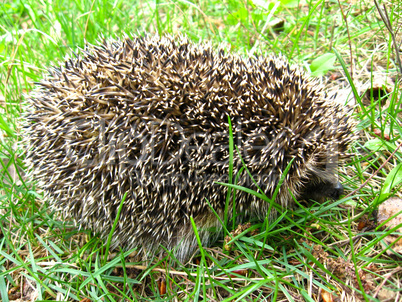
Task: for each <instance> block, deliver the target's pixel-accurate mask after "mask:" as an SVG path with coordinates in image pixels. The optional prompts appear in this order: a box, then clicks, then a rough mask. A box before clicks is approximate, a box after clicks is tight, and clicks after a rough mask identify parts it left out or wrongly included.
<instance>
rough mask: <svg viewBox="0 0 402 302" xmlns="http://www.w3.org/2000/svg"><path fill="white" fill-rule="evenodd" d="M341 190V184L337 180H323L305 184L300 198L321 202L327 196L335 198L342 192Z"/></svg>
mask: <svg viewBox="0 0 402 302" xmlns="http://www.w3.org/2000/svg"><path fill="white" fill-rule="evenodd" d="M343 191H344V190H343V186H342V184H341V183H340V182H339V181H336V182H329V181H323V182H319V183H312V184H308V185H307V186H305V187H304V189H303V193H302V194H301V198H302V199H304V200H310V199H312V200H315V201H318V202H323V201H324V200H326V199H328V198H330V199H333V200H337V199H339V198H340V196H341V195H342V194H343Z"/></svg>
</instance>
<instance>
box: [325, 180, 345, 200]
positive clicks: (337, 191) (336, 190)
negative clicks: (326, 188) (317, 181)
mask: <svg viewBox="0 0 402 302" xmlns="http://www.w3.org/2000/svg"><path fill="white" fill-rule="evenodd" d="M343 191H344V190H343V186H342V184H341V183H340V182H339V181H338V182H337V183H336V184H335V185H334V187H333V190H332V192H329V196H328V197H330V198H332V199H335V200H337V199H339V198H340V197H341V195H342V194H343Z"/></svg>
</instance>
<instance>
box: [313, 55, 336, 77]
mask: <svg viewBox="0 0 402 302" xmlns="http://www.w3.org/2000/svg"><path fill="white" fill-rule="evenodd" d="M335 61H336V56H335V55H334V54H333V53H325V54H323V55H321V56H319V57H318V58H316V59H315V60H314V61H313V62H311V64H310V71H311V75H313V76H315V77H321V76H323V75H324V74H326V73H327V71H328V70H331V69H334V63H335Z"/></svg>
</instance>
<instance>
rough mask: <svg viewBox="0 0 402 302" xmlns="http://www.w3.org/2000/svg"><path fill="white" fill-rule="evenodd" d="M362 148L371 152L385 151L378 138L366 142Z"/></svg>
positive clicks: (382, 143)
mask: <svg viewBox="0 0 402 302" xmlns="http://www.w3.org/2000/svg"><path fill="white" fill-rule="evenodd" d="M364 147H365V148H367V149H369V150H371V151H381V150H385V147H384V142H383V141H382V140H380V139H379V138H374V139H371V140H369V141H367V142H366V143H365V144H364Z"/></svg>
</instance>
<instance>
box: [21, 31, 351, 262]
mask: <svg viewBox="0 0 402 302" xmlns="http://www.w3.org/2000/svg"><path fill="white" fill-rule="evenodd" d="M35 84H36V85H37V88H36V89H34V90H33V92H32V93H31V94H30V95H29V96H28V98H27V103H28V106H27V107H28V109H27V111H28V112H27V114H26V124H25V138H24V140H25V143H26V150H27V151H26V163H27V165H28V167H29V170H30V171H32V172H31V173H32V176H33V177H34V178H35V179H36V180H37V181H38V186H39V187H40V188H41V190H43V192H44V195H45V199H46V200H48V201H49V202H50V204H51V205H52V207H53V209H55V210H58V211H61V213H63V214H64V216H65V217H66V218H68V219H72V220H73V221H75V223H76V225H77V226H78V227H79V228H83V229H90V230H93V231H94V232H96V233H99V234H100V235H101V237H102V238H107V236H108V234H109V233H110V232H111V230H112V226H113V223H114V221H115V219H116V217H117V216H116V215H118V209H119V207H120V206H121V212H120V216H119V217H118V224H117V226H116V228H115V230H114V233H113V236H112V247H114V248H117V247H124V248H125V249H131V248H138V251H139V252H140V253H142V254H143V255H144V257H145V256H146V255H149V254H150V253H153V254H155V253H156V252H157V251H161V248H160V246H164V247H165V248H167V249H168V250H172V251H173V252H174V255H175V257H177V258H178V259H179V260H180V261H186V260H187V259H189V257H190V256H191V255H192V254H193V253H194V252H195V251H196V249H197V247H198V243H197V240H196V237H195V234H194V230H193V227H192V223H191V217H192V219H193V220H194V223H195V225H196V227H197V231H198V233H199V236H200V239H201V242H202V244H203V245H207V244H209V243H210V241H212V240H214V238H216V237H215V235H214V234H216V233H219V230H220V229H221V223H220V220H221V221H222V219H223V217H224V215H225V206H226V207H227V208H228V209H229V210H228V214H227V215H229V219H231V218H232V214H231V213H233V212H234V211H235V212H236V213H239V215H237V216H238V217H237V218H238V219H251V218H252V219H255V218H256V219H264V218H265V217H266V216H267V214H268V212H269V210H270V209H271V208H272V207H270V205H271V204H270V203H269V202H267V201H264V200H263V199H261V198H258V197H256V196H255V195H252V194H249V193H247V192H245V191H243V190H237V191H236V196H235V198H234V200H233V199H232V198H230V199H228V198H227V194H228V186H224V185H221V184H219V182H221V183H222V182H223V183H224V182H227V181H228V179H229V178H228V175H229V164H230V161H229V158H230V152H229V151H230V148H229V128H230V127H231V129H232V133H233V136H232V137H233V141H234V144H235V145H236V146H237V150H238V151H235V152H233V153H232V154H233V155H232V156H233V160H232V164H233V175H235V176H236V181H237V182H236V184H237V185H239V186H243V187H247V188H250V189H253V190H255V191H257V192H260V193H261V194H264V195H266V196H267V197H268V198H272V197H273V195H274V191H275V189H276V188H277V187H278V185H279V182H280V180H281V177H282V175H284V171H285V169H286V168H287V167H288V166H289V167H288V170H287V173H286V175H285V176H284V177H283V178H282V180H283V182H282V183H281V185H280V187H279V191H278V194H277V195H276V197H275V200H274V201H273V202H275V203H276V204H278V206H280V207H281V208H284V209H287V208H290V207H292V206H293V205H294V204H295V203H294V200H301V199H304V200H309V199H313V200H316V201H322V200H326V199H328V198H331V199H338V198H339V197H340V195H341V194H342V192H343V187H342V185H341V184H340V182H339V181H338V178H337V173H336V171H337V166H338V163H339V162H341V161H344V160H345V159H347V158H348V157H349V156H350V155H349V152H347V150H348V148H349V145H350V142H351V141H353V138H354V134H353V133H354V122H353V119H352V118H351V114H350V111H351V109H350V108H349V107H347V106H345V105H341V104H339V103H337V102H336V101H335V97H333V96H331V97H330V96H328V95H327V93H326V92H325V89H324V87H323V86H322V85H320V84H319V83H318V82H317V80H314V79H310V77H309V76H308V75H307V74H306V73H305V72H304V71H303V70H302V68H301V67H298V66H293V65H291V64H290V63H289V62H288V61H287V60H286V59H285V58H284V57H282V56H280V55H267V56H263V55H257V56H244V55H241V54H237V53H232V52H230V51H227V50H225V46H222V45H221V46H218V47H214V46H213V45H212V44H211V43H207V42H203V43H194V42H191V41H190V40H189V39H188V38H187V37H185V36H163V37H159V36H134V37H127V36H126V37H124V38H114V39H101V41H100V42H99V43H98V44H97V45H87V46H86V47H85V48H84V49H79V51H78V54H77V53H75V52H73V55H71V57H69V58H67V59H66V60H65V62H63V63H62V64H60V65H59V66H56V67H53V68H51V69H49V74H48V75H46V76H44V79H43V80H41V81H40V82H39V83H35ZM229 118H230V120H229ZM229 123H230V124H229ZM243 165H244V166H245V167H247V170H248V171H249V173H246V171H245V170H244V169H242V167H243ZM125 194H126V195H125ZM123 196H125V199H124V200H123ZM228 200H229V202H227V201H228ZM121 203H122V204H121ZM268 215H269V214H268ZM239 217H240V218H239ZM212 229H214V230H217V231H216V232H215V233H214V232H211V230H212Z"/></svg>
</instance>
